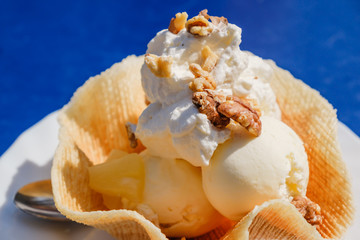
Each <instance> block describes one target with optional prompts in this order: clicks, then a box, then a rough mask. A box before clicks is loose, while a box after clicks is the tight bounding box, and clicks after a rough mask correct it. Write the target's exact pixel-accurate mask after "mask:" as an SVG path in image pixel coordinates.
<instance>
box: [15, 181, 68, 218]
mask: <svg viewBox="0 0 360 240" xmlns="http://www.w3.org/2000/svg"><path fill="white" fill-rule="evenodd" d="M14 204H15V206H16V207H17V208H18V209H20V210H21V211H23V212H25V213H28V214H30V215H33V216H35V217H38V218H43V219H47V220H53V221H69V220H68V219H67V218H66V217H65V216H64V215H62V214H61V213H60V212H59V211H58V210H57V209H56V207H55V203H54V198H53V193H52V187H51V181H50V180H42V181H38V182H33V183H29V184H27V185H25V186H23V187H22V188H20V189H19V190H18V191H17V193H16V194H15V197H14Z"/></svg>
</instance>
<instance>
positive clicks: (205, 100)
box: [192, 92, 230, 129]
mask: <svg viewBox="0 0 360 240" xmlns="http://www.w3.org/2000/svg"><path fill="white" fill-rule="evenodd" d="M192 101H193V103H194V104H195V106H196V107H197V108H198V109H199V112H200V113H203V114H205V115H206V116H207V118H208V119H209V121H210V122H211V123H212V124H213V125H214V126H215V127H217V128H220V129H222V128H225V127H226V126H227V125H228V124H229V123H230V119H229V118H227V117H225V116H223V115H222V114H220V113H219V112H218V111H217V107H218V105H219V102H216V101H215V99H214V98H213V96H212V95H210V94H208V93H207V92H194V93H193V97H192Z"/></svg>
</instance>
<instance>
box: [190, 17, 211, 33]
mask: <svg viewBox="0 0 360 240" xmlns="http://www.w3.org/2000/svg"><path fill="white" fill-rule="evenodd" d="M185 27H186V30H187V31H188V32H189V33H191V34H193V35H196V36H200V37H205V36H207V35H209V34H210V33H211V32H212V30H213V28H212V26H211V24H210V22H209V21H208V20H207V19H206V18H205V17H204V16H202V15H198V16H195V17H193V18H191V19H189V20H188V21H187V22H186V24H185Z"/></svg>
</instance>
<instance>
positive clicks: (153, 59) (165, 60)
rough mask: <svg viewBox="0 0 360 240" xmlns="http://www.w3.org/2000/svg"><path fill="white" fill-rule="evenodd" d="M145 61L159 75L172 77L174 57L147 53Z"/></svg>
mask: <svg viewBox="0 0 360 240" xmlns="http://www.w3.org/2000/svg"><path fill="white" fill-rule="evenodd" d="M145 63H146V65H147V66H148V68H149V69H150V70H151V72H152V73H153V74H154V75H155V76H157V77H163V78H168V77H171V75H172V73H171V64H172V63H173V59H172V57H171V56H170V57H163V56H161V57H159V56H156V55H154V54H149V53H148V54H146V55H145Z"/></svg>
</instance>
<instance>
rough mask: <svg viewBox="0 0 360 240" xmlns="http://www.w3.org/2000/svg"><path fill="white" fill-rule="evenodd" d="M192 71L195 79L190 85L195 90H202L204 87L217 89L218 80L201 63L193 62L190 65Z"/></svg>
mask: <svg viewBox="0 0 360 240" xmlns="http://www.w3.org/2000/svg"><path fill="white" fill-rule="evenodd" d="M189 69H190V71H191V72H192V74H194V76H195V79H194V81H193V82H191V83H190V84H189V87H190V89H191V90H193V91H194V92H201V91H204V89H215V88H216V82H215V80H214V78H213V77H212V76H211V74H210V73H209V72H208V71H205V70H204V69H202V67H201V66H200V65H199V64H196V63H192V64H190V66H189Z"/></svg>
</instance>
